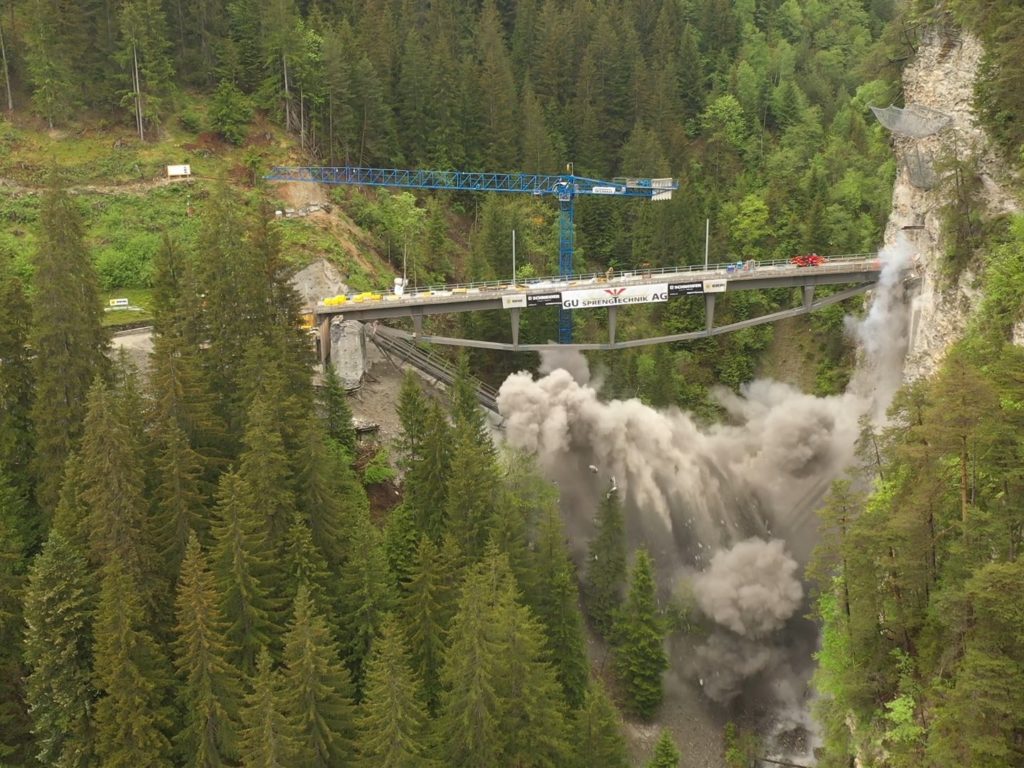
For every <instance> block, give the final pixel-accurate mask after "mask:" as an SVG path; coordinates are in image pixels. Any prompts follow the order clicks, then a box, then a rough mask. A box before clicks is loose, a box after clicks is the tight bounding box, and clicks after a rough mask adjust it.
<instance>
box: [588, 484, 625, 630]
mask: <svg viewBox="0 0 1024 768" xmlns="http://www.w3.org/2000/svg"><path fill="white" fill-rule="evenodd" d="M596 523H597V530H596V532H595V534H594V539H593V541H592V542H591V544H590V550H589V553H588V555H587V581H586V585H585V587H584V594H585V596H586V601H587V613H588V614H589V615H590V619H591V621H593V622H594V626H595V627H597V630H598V631H599V632H600V633H601V634H602V635H604V636H605V637H607V636H608V635H609V633H610V632H611V628H612V620H613V617H614V615H615V610H616V608H618V606H619V605H620V603H621V602H622V590H623V588H624V586H625V582H626V534H625V529H624V527H623V521H622V507H621V506H620V504H619V496H618V494H617V493H616V492H615V491H610V492H609V493H608V494H607V495H606V496H605V498H604V499H602V501H601V506H600V508H599V509H598V512H597V521H596Z"/></svg>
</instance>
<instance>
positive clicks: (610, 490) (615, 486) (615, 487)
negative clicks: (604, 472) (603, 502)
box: [605, 475, 619, 499]
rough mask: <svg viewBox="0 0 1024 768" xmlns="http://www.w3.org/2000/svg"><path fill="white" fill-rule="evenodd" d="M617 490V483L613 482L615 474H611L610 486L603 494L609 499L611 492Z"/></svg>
mask: <svg viewBox="0 0 1024 768" xmlns="http://www.w3.org/2000/svg"><path fill="white" fill-rule="evenodd" d="M617 490H619V484H618V483H616V482H615V475H612V487H611V488H609V489H608V493H607V495H606V496H605V498H606V499H610V498H611V496H612V494H613V493H615V492H616V491H617Z"/></svg>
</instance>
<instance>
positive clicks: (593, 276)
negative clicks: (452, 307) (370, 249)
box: [381, 252, 878, 300]
mask: <svg viewBox="0 0 1024 768" xmlns="http://www.w3.org/2000/svg"><path fill="white" fill-rule="evenodd" d="M877 261H878V259H877V254H876V253H874V252H868V253H847V254H842V255H838V256H829V257H828V261H826V262H825V263H824V264H819V265H818V266H809V267H798V266H796V265H795V264H793V263H792V262H791V261H790V260H789V259H772V260H767V261H758V262H754V263H753V264H752V265H750V266H749V267H748V266H747V265H748V264H750V262H749V261H747V262H740V261H730V262H724V263H719V264H709V265H708V266H707V267H705V266H704V265H703V264H687V265H682V266H675V267H655V268H650V269H644V268H638V269H628V270H619V271H616V272H612V273H611V274H610V276H609V273H608V272H607V271H605V272H584V273H578V274H575V275H553V276H548V277H531V278H528V279H525V280H524V279H517V280H514V281H513V280H512V279H511V278H509V279H505V280H476V281H472V282H468V283H445V284H430V285H422V286H416V287H411V286H406V287H405V291H404V295H403V296H402V299H403V300H407V299H417V298H426V297H425V296H424V294H427V293H430V294H434V295H447V294H451V293H464V292H469V291H471V292H473V293H485V292H503V291H508V290H516V289H522V290H530V289H532V290H543V289H545V288H551V289H552V290H561V289H563V288H568V287H575V285H574V284H577V285H578V284H588V283H596V282H598V281H603V280H608V279H611V280H614V281H616V282H617V283H620V284H621V283H622V282H629V281H650V279H651V278H653V277H659V276H666V277H668V276H673V275H697V274H704V275H714V276H724V277H728V278H731V279H742V278H744V277H755V276H757V275H758V274H759V273H763V272H764V271H766V270H778V269H793V270H802V271H803V270H806V271H807V272H844V271H847V270H848V269H849V268H850V267H851V266H855V265H860V264H865V263H870V262H877ZM381 292H382V293H389V291H388V290H387V289H384V290H383V291H381Z"/></svg>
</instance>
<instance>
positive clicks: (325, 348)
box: [320, 315, 331, 365]
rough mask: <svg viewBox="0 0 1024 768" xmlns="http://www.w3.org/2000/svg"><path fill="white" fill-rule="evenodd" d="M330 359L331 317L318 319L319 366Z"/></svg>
mask: <svg viewBox="0 0 1024 768" xmlns="http://www.w3.org/2000/svg"><path fill="white" fill-rule="evenodd" d="M330 359H331V316H330V315H324V316H323V317H321V318H320V365H327V361H328V360H330Z"/></svg>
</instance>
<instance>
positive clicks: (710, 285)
mask: <svg viewBox="0 0 1024 768" xmlns="http://www.w3.org/2000/svg"><path fill="white" fill-rule="evenodd" d="M728 282H729V281H728V280H705V281H704V293H725V286H726V285H727V284H728Z"/></svg>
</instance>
